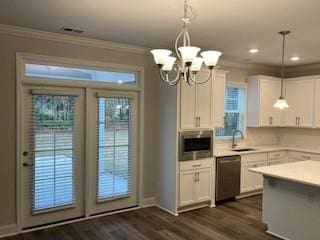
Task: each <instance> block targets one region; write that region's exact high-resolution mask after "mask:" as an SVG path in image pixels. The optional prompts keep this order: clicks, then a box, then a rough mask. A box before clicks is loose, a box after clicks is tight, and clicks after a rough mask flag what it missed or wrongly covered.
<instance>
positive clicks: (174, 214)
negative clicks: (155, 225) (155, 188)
mask: <svg viewBox="0 0 320 240" xmlns="http://www.w3.org/2000/svg"><path fill="white" fill-rule="evenodd" d="M155 206H156V207H157V208H160V209H161V210H163V211H165V212H167V213H170V214H171V215H173V216H179V214H178V213H175V212H172V211H170V210H168V209H166V208H164V207H162V206H160V205H158V204H155Z"/></svg>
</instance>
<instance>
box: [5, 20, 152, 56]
mask: <svg viewBox="0 0 320 240" xmlns="http://www.w3.org/2000/svg"><path fill="white" fill-rule="evenodd" d="M0 33H1V34H8V35H13V36H18V37H24V38H25V37H29V38H34V39H42V40H48V41H55V42H62V43H68V44H72V45H82V46H88V47H97V48H105V49H109V50H117V51H124V52H131V53H139V54H149V49H147V48H144V47H139V46H134V45H129V44H122V43H114V42H109V41H104V40H97V39H92V38H86V37H79V36H70V35H66V34H61V33H53V32H46V31H40V30H35V29H31V28H23V27H16V26H10V25H4V24H0Z"/></svg>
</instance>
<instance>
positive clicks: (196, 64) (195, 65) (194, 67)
mask: <svg viewBox="0 0 320 240" xmlns="http://www.w3.org/2000/svg"><path fill="white" fill-rule="evenodd" d="M202 63H203V58H202V57H196V58H195V59H194V60H193V62H192V64H191V72H199V71H200V69H201V66H202Z"/></svg>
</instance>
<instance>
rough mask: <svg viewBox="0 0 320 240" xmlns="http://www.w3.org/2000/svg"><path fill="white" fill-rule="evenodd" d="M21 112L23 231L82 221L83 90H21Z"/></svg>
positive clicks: (48, 88) (27, 88)
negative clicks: (22, 92)
mask: <svg viewBox="0 0 320 240" xmlns="http://www.w3.org/2000/svg"><path fill="white" fill-rule="evenodd" d="M21 109H22V110H23V115H22V118H23V127H22V129H23V132H22V137H23V139H24V141H23V144H22V145H23V148H22V149H24V152H23V154H22V155H23V157H22V162H21V164H22V166H23V167H22V189H23V194H22V204H23V206H22V207H23V208H22V209H23V218H22V225H23V228H28V227H33V226H39V225H43V224H48V223H54V222H58V221H63V220H66V219H73V218H78V217H81V216H83V214H84V201H83V199H84V196H83V190H82V189H83V186H84V184H83V183H84V181H83V175H84V158H83V156H84V154H83V149H84V147H83V146H84V138H83V133H84V123H83V119H84V111H83V109H84V95H83V90H81V89H72V90H70V89H63V88H50V87H46V88H41V87H37V88H31V87H25V88H24V94H23V101H22V107H21Z"/></svg>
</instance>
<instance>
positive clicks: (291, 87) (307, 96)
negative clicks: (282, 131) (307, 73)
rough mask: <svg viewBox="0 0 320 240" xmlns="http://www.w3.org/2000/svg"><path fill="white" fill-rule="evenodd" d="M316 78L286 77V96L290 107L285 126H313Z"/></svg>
mask: <svg viewBox="0 0 320 240" xmlns="http://www.w3.org/2000/svg"><path fill="white" fill-rule="evenodd" d="M314 83H315V81H314V78H312V77H300V78H292V79H286V84H285V87H286V91H285V98H286V100H287V102H288V105H289V108H288V109H286V110H285V126H288V127H305V128H306V127H313V119H314V106H315V105H314V102H315V101H314V91H315V89H314Z"/></svg>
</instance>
